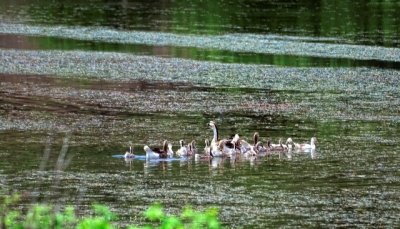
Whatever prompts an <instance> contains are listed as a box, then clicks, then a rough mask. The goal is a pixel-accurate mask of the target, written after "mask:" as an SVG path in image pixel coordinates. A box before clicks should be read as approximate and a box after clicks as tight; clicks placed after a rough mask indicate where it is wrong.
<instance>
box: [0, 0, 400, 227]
mask: <svg viewBox="0 0 400 229" xmlns="http://www.w3.org/2000/svg"><path fill="white" fill-rule="evenodd" d="M399 7H400V5H399V4H398V3H397V2H396V1H384V2H376V1H365V2H363V3H358V2H357V3H354V2H347V1H343V2H340V3H331V2H328V1H316V2H313V3H308V2H305V1H286V2H284V3H283V2H277V1H269V2H265V1H256V2H254V1H251V2H249V1H235V2H233V1H228V0H224V1H178V2H176V1H155V2H146V1H142V2H140V1H97V0H96V1H95V0H91V1H84V2H82V1H68V2H58V1H40V2H36V1H29V0H21V1H2V2H1V3H0V8H1V9H2V10H1V12H0V19H1V21H2V22H1V24H0V145H1V147H0V187H1V189H2V191H3V192H5V193H12V192H20V193H22V194H23V195H22V196H23V200H22V202H21V204H20V205H19V207H21V208H27V207H29V206H30V205H32V204H33V203H36V202H49V203H53V204H56V205H65V204H74V205H76V206H78V208H77V209H78V214H84V213H87V211H88V210H89V209H90V204H92V203H104V204H106V205H109V206H110V207H111V208H112V210H113V211H114V212H116V213H117V214H118V215H120V216H121V217H120V220H119V222H118V223H119V224H120V225H122V226H124V225H128V224H132V223H138V224H144V223H145V222H144V219H143V217H142V215H141V212H143V210H144V209H146V208H147V207H148V206H149V205H150V204H151V203H153V202H154V201H160V202H162V203H163V204H164V206H165V207H166V211H167V212H168V213H179V211H180V209H181V208H182V205H184V204H186V203H187V204H191V205H192V206H194V207H195V208H196V209H204V208H206V207H209V206H217V207H218V208H219V209H220V219H221V221H222V222H223V224H224V225H226V226H227V227H230V228H236V227H237V228H243V227H251V228H265V227H271V228H275V227H338V226H343V227H347V226H350V227H354V226H355V227H396V226H398V225H399V224H400V222H399V218H398V215H399V212H400V205H399V203H400V199H399V197H400V193H399V191H398V190H400V189H399V187H400V174H399V169H398V165H399V162H400V156H399V155H400V148H399V144H398V142H399V137H398V133H399V130H400V118H399V117H400V116H399V114H400V94H399V92H400V88H399V85H400V82H399V80H400V71H399V70H398V69H399V58H400V51H399V40H398V38H399V29H398V28H400V26H399V21H400V18H399V16H398V14H397V13H396V12H398V11H399ZM199 9H201V10H199ZM210 120H214V121H216V122H217V124H218V125H219V127H220V135H221V137H229V136H231V135H232V134H234V133H239V134H240V135H241V136H242V137H243V138H244V139H246V140H248V141H251V136H252V135H253V133H254V132H255V131H258V132H259V133H260V135H261V138H262V140H263V141H266V140H267V139H271V140H272V141H273V142H277V141H278V140H279V138H282V139H286V138H288V137H291V138H293V139H294V140H295V141H296V142H309V141H310V138H311V137H312V136H316V137H317V138H318V145H317V150H316V152H312V153H299V152H291V153H282V154H276V155H273V156H270V157H259V158H251V159H243V158H242V159H237V160H231V159H218V158H216V159H212V160H202V161H196V160H194V159H190V160H180V161H173V162H147V161H140V160H132V161H126V160H124V159H120V158H113V157H112V156H113V155H115V154H123V153H124V152H125V150H126V149H127V147H128V146H129V145H130V144H131V145H132V146H133V148H134V151H135V153H137V154H140V155H142V154H144V152H143V150H142V149H143V145H145V144H146V145H150V146H160V145H161V143H162V142H163V140H164V139H167V140H168V141H170V142H171V143H172V144H173V147H174V149H175V150H176V149H177V148H178V142H179V140H180V139H184V140H185V141H187V142H189V141H191V140H192V139H196V141H197V143H198V146H199V148H200V149H201V148H202V147H204V144H203V142H204V139H206V138H208V139H210V138H211V137H212V131H211V130H210V129H209V128H207V123H208V122H209V121H210ZM67 146H68V147H67ZM63 147H64V148H63Z"/></svg>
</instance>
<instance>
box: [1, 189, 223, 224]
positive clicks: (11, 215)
mask: <svg viewBox="0 0 400 229" xmlns="http://www.w3.org/2000/svg"><path fill="white" fill-rule="evenodd" d="M0 201H1V202H0V228H4V229H6V228H10V229H62V228H77V229H117V228H119V227H118V226H116V225H117V224H118V221H117V220H118V218H117V216H116V215H115V214H114V213H112V212H111V211H110V209H109V208H108V207H107V206H104V205H99V204H94V205H93V213H94V214H91V215H89V216H83V217H77V216H76V214H75V210H74V207H72V206H66V207H65V208H64V210H62V211H59V212H56V211H55V210H54V207H52V206H50V205H47V204H37V205H34V206H33V207H31V208H30V209H29V210H28V211H27V212H26V213H23V212H22V211H21V210H15V207H13V206H14V205H15V204H16V203H17V202H18V201H19V195H18V194H14V195H11V196H3V197H0ZM143 214H144V217H145V218H146V220H147V222H148V224H146V225H144V226H139V225H130V226H127V227H126V228H127V229H138V228H145V229H150V228H162V229H169V228H192V229H195V228H199V229H200V228H210V229H217V228H222V226H221V224H220V222H219V220H218V210H217V209H216V208H209V209H207V210H205V211H196V210H194V209H193V208H191V207H190V206H186V207H184V208H183V210H182V213H181V214H180V215H167V214H165V213H164V210H163V207H162V206H161V204H160V203H154V204H153V205H151V206H150V207H149V208H148V209H147V210H146V211H145V212H144V213H143Z"/></svg>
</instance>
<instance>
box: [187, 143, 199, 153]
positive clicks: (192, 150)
mask: <svg viewBox="0 0 400 229" xmlns="http://www.w3.org/2000/svg"><path fill="white" fill-rule="evenodd" d="M188 149H189V151H188V152H189V155H194V154H196V153H197V151H198V150H197V147H196V140H192V141H191V142H190V143H189V144H188Z"/></svg>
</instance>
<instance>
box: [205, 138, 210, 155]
mask: <svg viewBox="0 0 400 229" xmlns="http://www.w3.org/2000/svg"><path fill="white" fill-rule="evenodd" d="M204 143H205V146H204V154H209V153H210V141H209V140H208V139H206V140H204Z"/></svg>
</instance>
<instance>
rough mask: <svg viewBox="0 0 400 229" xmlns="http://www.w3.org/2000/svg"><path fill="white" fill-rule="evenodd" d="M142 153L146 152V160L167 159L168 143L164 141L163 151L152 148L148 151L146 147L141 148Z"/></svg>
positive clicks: (148, 148)
mask: <svg viewBox="0 0 400 229" xmlns="http://www.w3.org/2000/svg"><path fill="white" fill-rule="evenodd" d="M143 149H144V151H145V152H146V159H147V160H151V159H159V158H167V157H168V142H167V140H165V141H164V144H163V149H162V150H161V149H160V148H153V149H150V147H148V146H147V145H145V146H144V147H143Z"/></svg>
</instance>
